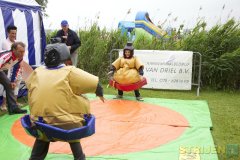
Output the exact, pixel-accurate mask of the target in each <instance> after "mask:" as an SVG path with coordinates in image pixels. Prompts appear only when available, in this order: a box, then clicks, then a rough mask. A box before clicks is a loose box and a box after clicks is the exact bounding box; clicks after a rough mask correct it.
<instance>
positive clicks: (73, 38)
mask: <svg viewBox="0 0 240 160" xmlns="http://www.w3.org/2000/svg"><path fill="white" fill-rule="evenodd" d="M61 27H62V29H61V30H59V31H58V32H57V34H56V36H55V37H60V38H61V42H62V43H65V44H66V45H67V47H68V49H69V50H70V54H71V60H72V65H74V66H75V67H77V64H78V53H77V49H78V47H80V46H81V41H80V38H79V37H78V35H77V33H76V32H74V31H73V30H71V29H69V24H68V22H67V21H66V20H63V21H62V22H61Z"/></svg>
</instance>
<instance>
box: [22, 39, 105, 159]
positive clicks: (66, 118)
mask: <svg viewBox="0 0 240 160" xmlns="http://www.w3.org/2000/svg"><path fill="white" fill-rule="evenodd" d="M69 59H70V53H69V49H68V48H67V46H66V45H65V44H63V43H56V44H49V45H47V47H46V49H45V53H44V62H45V65H46V66H41V67H38V68H36V69H35V70H34V71H33V72H32V73H31V75H30V76H29V77H28V79H27V80H26V85H27V88H28V92H29V93H28V100H29V107H30V117H31V119H32V121H37V120H38V117H43V119H44V121H45V122H46V123H47V124H49V125H53V126H56V127H59V128H62V129H66V130H68V129H73V128H78V127H81V126H83V125H84V122H85V120H84V116H83V115H84V114H90V103H89V100H88V99H87V98H86V97H85V96H84V95H83V94H84V93H94V92H95V93H96V95H97V96H99V97H100V99H101V100H102V101H103V102H104V101H105V98H104V97H103V89H102V87H101V85H100V83H99V79H98V77H96V76H94V75H92V74H89V73H87V72H85V71H83V70H81V69H79V68H76V67H74V66H66V65H65V64H64V63H65V62H67V61H68V60H69ZM49 144H50V142H49V140H47V139H36V140H35V143H34V146H33V149H32V153H31V157H30V159H29V160H43V159H44V158H45V157H46V155H47V153H48V149H49ZM69 144H70V147H71V150H72V153H73V156H74V160H85V154H84V153H83V151H82V147H81V143H80V141H79V140H77V141H73V142H69Z"/></svg>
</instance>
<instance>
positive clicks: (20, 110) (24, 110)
mask: <svg viewBox="0 0 240 160" xmlns="http://www.w3.org/2000/svg"><path fill="white" fill-rule="evenodd" d="M24 113H27V110H26V109H21V108H18V107H17V108H15V109H14V110H12V111H11V112H9V114H10V115H12V114H24Z"/></svg>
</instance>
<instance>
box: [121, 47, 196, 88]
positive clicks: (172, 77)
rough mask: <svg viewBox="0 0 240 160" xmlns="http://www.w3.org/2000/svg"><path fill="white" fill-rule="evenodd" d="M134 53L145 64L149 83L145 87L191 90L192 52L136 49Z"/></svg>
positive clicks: (145, 72) (145, 74)
mask: <svg viewBox="0 0 240 160" xmlns="http://www.w3.org/2000/svg"><path fill="white" fill-rule="evenodd" d="M122 55H123V54H122V52H119V56H122ZM134 55H135V56H137V57H138V58H139V59H140V60H141V61H142V62H143V64H144V77H146V79H147V83H148V84H147V85H145V86H143V88H151V89H173V90H191V86H192V85H191V83H192V57H193V53H192V52H189V51H159V50H134Z"/></svg>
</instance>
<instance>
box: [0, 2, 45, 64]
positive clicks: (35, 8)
mask: <svg viewBox="0 0 240 160" xmlns="http://www.w3.org/2000/svg"><path fill="white" fill-rule="evenodd" d="M30 2H31V1H30V0H1V1H0V9H1V11H0V12H1V13H0V23H2V22H3V23H4V25H1V26H0V50H1V46H2V42H3V41H4V40H5V39H6V37H7V31H6V28H7V26H9V25H15V26H17V28H18V30H21V31H22V30H24V31H25V32H23V33H21V32H18V33H17V40H18V41H23V42H24V43H25V44H26V46H27V47H26V48H27V51H26V54H27V55H25V57H24V60H25V61H26V62H27V63H29V64H30V65H41V64H42V62H43V53H44V49H45V46H46V35H45V31H44V25H43V19H42V12H41V6H39V5H38V4H37V3H36V2H35V1H33V0H32V2H31V3H30ZM23 17H25V21H26V22H24V19H23ZM26 37H27V38H26Z"/></svg>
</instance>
